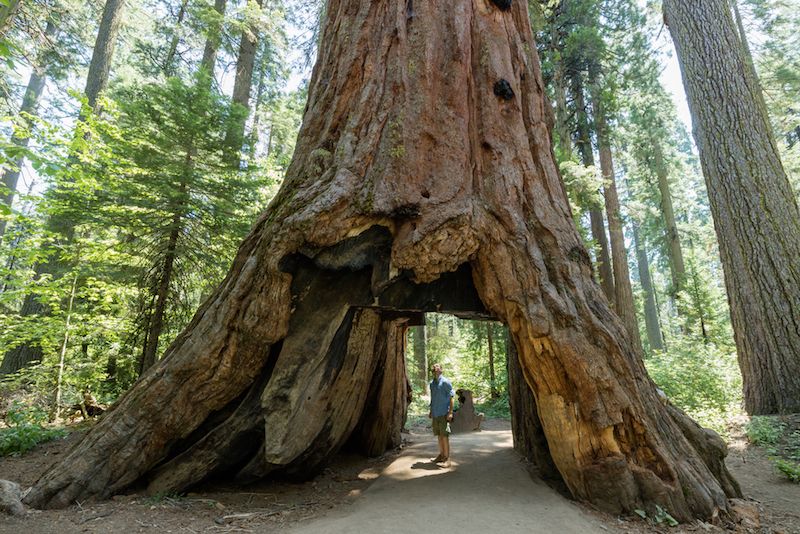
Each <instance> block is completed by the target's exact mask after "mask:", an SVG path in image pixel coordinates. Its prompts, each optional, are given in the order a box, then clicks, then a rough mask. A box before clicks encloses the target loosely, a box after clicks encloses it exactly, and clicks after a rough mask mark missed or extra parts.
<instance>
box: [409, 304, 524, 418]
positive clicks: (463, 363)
mask: <svg viewBox="0 0 800 534" xmlns="http://www.w3.org/2000/svg"><path fill="white" fill-rule="evenodd" d="M425 330H426V345H425V347H426V349H425V350H426V353H427V361H428V367H429V368H430V367H432V366H433V364H434V363H440V364H442V366H443V369H444V375H445V376H446V377H447V378H449V379H450V381H451V382H452V383H453V387H454V388H455V389H468V390H470V391H472V394H473V399H474V401H475V409H476V410H477V411H482V412H484V413H485V414H486V415H487V417H499V418H505V419H508V418H510V412H509V407H508V375H507V372H506V343H507V341H506V328H505V327H504V326H503V325H501V324H499V323H494V322H488V321H469V320H462V319H457V318H456V317H454V316H451V315H444V314H437V313H428V314H426V326H425ZM490 331H491V337H492V349H493V351H492V354H493V358H494V371H495V380H494V383H492V380H491V369H490V365H489V345H488V338H489V334H490ZM418 332H420V330H414V331H412V333H411V334H410V340H409V342H408V343H407V346H408V347H409V349H410V350H408V351H407V354H406V358H407V360H406V361H407V365H408V369H409V370H412V369H419V367H420V361H419V358H420V356H419V355H418V354H416V351H415V350H414V347H415V345H417V344H416V343H414V336H415V335H417V333H418ZM411 379H412V386H413V388H414V393H413V400H412V406H411V409H410V410H409V414H410V415H409V422H411V421H415V422H416V424H420V423H424V422H425V421H421V420H420V419H419V417H420V416H424V418H425V419H427V415H428V401H429V399H428V397H426V396H424V395H422V390H423V385H422V384H421V383H420V382H419V379H418V378H417V377H415V376H414V374H413V372H411ZM493 393H494V394H495V395H496V396H493V395H492V394H493Z"/></svg>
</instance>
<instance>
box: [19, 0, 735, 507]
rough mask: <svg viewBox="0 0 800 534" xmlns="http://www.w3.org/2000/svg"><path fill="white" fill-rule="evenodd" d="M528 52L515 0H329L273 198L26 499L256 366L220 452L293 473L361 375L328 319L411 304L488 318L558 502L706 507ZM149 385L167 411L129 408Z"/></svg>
mask: <svg viewBox="0 0 800 534" xmlns="http://www.w3.org/2000/svg"><path fill="white" fill-rule="evenodd" d="M534 49H535V46H534V43H533V37H532V35H531V31H530V26H529V23H528V15H527V10H526V7H525V5H524V4H523V3H514V4H513V5H512V7H511V9H510V10H508V11H501V10H499V9H497V8H496V7H495V5H494V4H492V3H489V2H485V1H484V0H456V1H455V2H450V3H446V4H445V3H434V2H428V3H424V2H423V3H415V4H414V5H413V9H410V4H407V3H406V2H393V1H392V2H390V1H384V2H352V1H348V0H332V1H331V2H330V3H329V4H328V20H327V22H326V24H325V28H324V33H323V42H322V46H321V48H320V55H319V59H318V62H317V65H316V67H315V69H314V73H313V76H312V80H311V84H310V87H309V103H308V106H307V111H306V115H305V117H304V124H303V127H302V129H301V132H300V135H299V138H298V148H297V151H296V153H295V156H294V159H293V162H292V164H291V166H290V168H289V171H288V174H287V179H286V181H285V183H284V186H283V188H282V189H281V191H280V193H279V194H278V196H277V198H276V199H275V200H274V201H273V203H272V204H271V205H270V206H269V208H268V209H267V211H266V212H265V213H264V214H263V215H262V217H261V218H260V219H259V221H258V222H257V223H256V225H255V227H254V228H253V230H252V232H251V234H250V236H249V237H248V238H247V239H246V240H245V242H244V243H243V244H242V246H241V248H240V251H239V253H238V255H237V258H236V260H235V262H234V265H233V268H232V269H231V272H230V274H229V275H228V277H227V278H226V280H225V281H224V283H223V284H222V285H221V287H220V288H219V289H218V290H217V292H216V293H215V294H214V295H213V296H212V297H211V298H210V299H209V301H208V302H206V304H205V305H204V306H203V307H202V308H201V310H200V311H199V312H198V313H197V315H196V317H195V318H194V320H193V321H192V323H191V324H190V325H189V327H188V328H187V330H185V331H184V332H183V333H182V334H181V335H180V336H179V337H178V339H177V340H176V341H175V343H173V345H172V346H171V347H170V348H169V349H168V350H167V355H166V356H165V358H164V359H163V360H162V361H161V362H160V363H159V364H158V365H156V366H155V367H154V368H152V369H151V370H150V371H149V372H148V373H146V374H145V375H144V376H143V378H142V379H141V380H140V381H139V382H138V383H137V384H136V385H135V386H134V387H133V389H132V390H131V391H129V392H128V393H127V394H126V395H125V397H124V398H123V399H121V401H120V402H119V403H118V405H117V406H116V408H115V409H114V410H113V411H111V412H110V413H108V414H107V415H106V417H105V418H104V419H103V420H102V421H101V422H100V423H99V424H98V425H97V426H95V427H94V428H93V429H92V430H91V431H90V432H89V433H88V434H87V436H86V438H85V439H84V441H83V442H82V443H81V444H80V445H79V446H78V447H76V448H75V449H74V450H73V451H72V452H71V453H70V454H69V455H68V456H67V457H66V458H65V459H64V461H63V462H62V463H61V464H59V465H57V466H55V467H54V468H53V469H51V470H50V471H49V472H48V473H47V474H46V475H45V476H44V477H42V479H41V480H39V482H38V483H37V484H36V485H35V486H34V487H33V488H32V490H31V491H30V493H29V494H28V496H27V502H28V503H31V504H34V505H36V506H63V505H66V504H69V503H70V502H72V501H73V500H75V499H85V498H87V497H91V496H96V497H101V498H102V497H107V496H109V495H111V494H113V493H114V492H117V491H121V490H122V489H124V488H126V487H128V486H129V485H130V484H132V483H133V482H134V481H136V480H139V479H142V478H144V477H147V476H148V475H149V474H151V473H152V470H153V469H154V468H155V467H156V466H157V465H158V464H162V465H165V462H169V461H170V459H171V458H175V455H176V454H180V453H181V451H186V450H190V449H191V448H192V447H193V446H194V444H197V443H200V442H201V441H202V440H203V439H205V438H204V436H211V435H221V434H225V432H222V431H220V430H217V429H219V428H220V427H221V425H223V424H224V423H220V422H219V421H220V420H223V421H225V420H227V419H229V418H230V417H231V416H230V415H228V414H230V413H232V412H233V413H235V409H236V408H237V407H240V406H244V405H245V400H247V399H248V398H250V397H249V395H247V394H246V391H247V390H248V388H253V387H254V386H253V383H254V382H257V381H258V380H265V381H266V385H265V386H264V387H263V391H262V393H261V396H260V398H261V410H260V413H261V414H262V416H263V421H264V423H263V427H262V429H263V432H260V433H259V435H262V436H263V438H264V443H263V448H260V449H259V451H258V452H257V453H256V454H255V455H254V456H252V457H251V458H250V459H249V460H248V455H249V454H250V453H252V451H250V450H248V451H242V450H241V448H240V447H239V448H237V447H234V446H230V447H228V446H226V445H221V447H223V448H228V449H230V452H232V453H235V454H236V457H237V462H243V463H244V464H245V465H244V467H242V468H241V469H240V470H239V473H240V474H241V475H242V476H243V477H244V478H247V477H248V476H261V475H262V474H264V473H267V472H270V470H274V469H281V470H284V471H285V472H289V473H295V472H296V474H298V475H300V476H302V475H304V474H308V472H309V470H310V468H311V467H315V466H318V465H320V462H321V461H322V459H323V458H325V457H327V456H328V455H330V454H332V453H333V452H335V450H336V448H337V446H338V443H340V442H341V439H340V438H342V437H343V436H345V435H346V434H347V433H348V432H347V429H348V427H349V425H350V424H352V422H353V421H354V420H356V419H355V416H356V414H357V413H358V412H359V410H358V409H357V407H358V405H359V403H360V400H359V399H361V398H367V397H368V396H369V395H368V394H369V392H370V391H373V388H372V387H370V388H367V387H359V386H358V385H357V384H355V385H354V384H351V382H352V381H353V380H354V379H348V380H347V381H346V382H340V381H339V380H338V379H337V377H342V376H354V377H355V376H361V375H360V374H359V373H345V372H344V370H345V369H348V365H349V364H346V363H345V362H349V361H353V360H351V356H349V354H350V344H349V342H345V341H343V340H346V339H360V340H369V339H370V335H368V334H361V335H358V336H356V338H353V337H352V334H350V333H348V332H350V331H352V330H353V329H355V328H356V324H357V323H356V318H355V314H356V313H357V312H358V310H360V309H362V308H363V307H370V308H373V309H375V310H378V311H379V313H380V314H381V327H380V329H379V330H378V334H377V335H376V337H375V345H374V346H373V347H380V350H374V349H373V350H372V351H371V352H370V351H365V352H361V351H360V350H356V349H355V348H354V349H353V350H354V351H355V352H358V353H359V354H364V353H366V352H369V353H370V354H373V355H374V354H383V353H384V352H386V354H387V358H388V354H390V353H391V352H393V351H394V352H396V351H397V350H398V349H396V348H395V349H392V347H397V341H396V338H395V341H393V336H395V335H396V331H397V330H396V328H395V329H394V330H392V328H394V327H391V324H392V323H393V322H396V321H402V320H403V317H404V316H405V315H406V314H409V313H412V312H416V311H432V310H439V311H442V312H450V313H456V314H459V315H462V316H464V315H469V316H473V317H484V318H488V317H489V316H494V317H496V318H497V319H499V320H501V321H503V322H504V323H505V324H507V325H508V327H509V330H510V333H511V338H512V341H513V343H514V346H515V348H516V349H517V352H518V363H519V367H520V373H519V374H520V375H521V377H522V378H523V382H524V386H523V385H522V383H520V384H519V386H520V387H519V388H518V390H519V391H528V392H529V394H528V396H527V402H526V403H525V404H524V405H522V406H525V408H522V409H523V411H525V410H527V412H525V413H527V414H528V415H530V416H531V417H530V419H531V420H536V421H538V422H539V423H540V425H539V426H540V432H539V434H538V436H539V440H540V442H541V440H544V441H546V443H547V445H548V449H549V451H550V455H551V459H552V465H553V466H554V467H555V470H556V471H557V472H558V474H559V476H560V477H561V478H562V479H563V481H564V482H565V484H566V486H567V487H568V488H569V491H570V492H571V493H572V495H574V496H575V497H576V498H579V499H583V500H586V501H589V502H592V503H594V504H596V505H597V506H599V507H602V508H603V509H606V510H610V511H614V512H624V511H632V510H634V509H637V508H643V509H649V510H654V509H655V506H656V505H659V506H662V507H663V508H664V509H666V510H668V511H669V512H670V513H671V514H672V515H673V516H675V517H678V518H680V519H689V518H692V517H706V518H707V517H710V516H711V515H713V514H714V513H716V512H717V511H718V510H719V509H725V508H726V506H727V504H726V494H737V493H738V490H737V488H736V486H735V482H734V481H733V480H732V478H731V477H730V475H729V474H728V473H727V471H725V469H724V465H723V464H722V463H721V462H722V458H723V457H724V445H723V444H721V441H715V440H714V439H711V438H710V437H709V436H712V434H713V433H711V434H707V433H704V432H703V431H701V430H697V428H699V427H697V428H695V426H692V424H691V421H690V420H688V418H686V417H685V416H684V415H683V414H681V413H680V412H679V411H677V410H674V409H672V408H671V407H669V406H666V405H665V404H662V402H661V401H660V400H659V397H658V395H657V392H656V388H655V386H654V384H653V383H652V382H651V381H650V379H649V378H647V374H646V371H645V369H644V366H643V364H642V361H641V358H640V355H639V354H638V352H637V350H636V349H635V348H634V346H633V345H632V344H631V343H630V342H629V338H628V337H627V335H626V334H625V329H624V326H623V325H622V323H621V321H620V320H619V318H618V317H616V316H615V315H614V314H613V313H612V312H611V311H610V310H609V308H608V304H607V301H606V300H605V298H604V297H603V295H602V292H601V290H600V288H599V286H598V285H597V284H596V283H595V282H594V281H593V280H592V278H591V267H590V265H589V258H588V254H587V252H586V250H585V248H584V247H583V245H582V243H581V239H580V236H579V235H578V232H577V230H576V228H575V226H574V224H573V222H572V219H571V216H570V209H569V206H568V204H567V198H566V194H565V192H564V188H563V185H562V183H561V180H560V178H559V176H558V173H557V171H556V167H555V164H554V160H553V154H552V150H551V146H550V133H549V125H548V124H547V122H546V117H547V104H546V103H545V98H544V90H543V87H542V81H541V76H540V72H539V66H538V63H537V61H536V58H535V56H534V55H533V54H532V50H534ZM501 80H505V81H506V83H507V85H506V86H504V85H502V84H501V85H500V89H501V90H499V91H498V90H496V89H495V87H498V83H499V82H500V81H501ZM508 88H510V89H511V90H512V91H513V94H509V92H508V91H507V90H505V89H508ZM498 93H499V95H498ZM358 329H359V331H361V328H360V326H359V327H358ZM365 331H370V332H371V331H372V330H370V329H366V330H365ZM393 332H394V333H393ZM366 343H367V345H368V344H369V342H368V341H366ZM384 345H385V346H386V347H387V348H386V350H385V351H384V349H383V348H382V347H383V346H384ZM345 347H346V348H345ZM356 360H358V361H360V358H356ZM386 361H387V362H388V361H389V359H387V360H386ZM400 362H402V359H400ZM390 368H391V364H387V365H385V366H384V373H383V378H381V379H380V380H378V381H379V382H381V385H380V386H379V387H378V386H376V387H377V391H381V392H382V393H380V395H379V398H380V399H381V400H380V401H379V402H378V404H377V405H376V404H374V403H370V402H369V401H365V403H366V405H368V408H369V410H368V409H367V408H366V407H365V408H364V409H363V410H361V413H360V415H359V417H358V420H359V421H360V422H359V423H358V424H359V425H360V428H361V429H363V428H365V424H366V427H369V423H365V421H366V419H365V417H368V416H369V415H370V412H371V411H373V410H375V409H376V408H375V407H376V406H378V408H377V410H378V411H379V413H382V414H385V415H384V417H382V418H381V421H382V422H383V421H385V420H386V417H388V414H391V415H392V416H393V421H394V422H391V423H389V424H386V425H385V426H383V427H380V428H376V427H373V428H374V429H373V430H370V431H369V432H367V433H366V434H364V433H362V432H360V431H359V432H350V436H351V437H352V439H353V440H355V443H353V444H355V445H361V446H362V447H364V448H367V449H370V448H373V451H372V452H375V451H377V450H378V449H380V448H381V447H385V446H389V445H391V441H392V440H391V439H385V441H384V443H383V444H380V443H378V441H379V440H378V439H377V438H378V437H380V436H387V435H390V434H392V433H394V432H395V431H396V429H397V427H396V424H397V421H398V420H399V417H397V416H398V413H399V411H400V408H399V406H401V405H402V402H400V401H399V400H398V399H400V398H401V396H402V394H403V392H400V391H399V388H405V387H406V384H405V379H404V374H401V372H400V370H401V368H402V367H401V364H397V366H396V367H395V368H394V371H392V372H389V373H388V374H387V372H386V370H388V369H390ZM387 378H388V379H391V380H392V383H391V384H388V385H386V380H387ZM376 380H377V379H375V378H373V379H371V383H372V384H373V385H374V383H375V381H376ZM526 387H527V390H526ZM256 389H259V386H256ZM383 392H385V394H384V393H383ZM243 398H244V399H245V400H242V399H243ZM248 402H249V401H248ZM383 402H389V403H391V404H392V405H393V408H386V409H385V411H384V408H383V407H382V406H383V404H382V403H383ZM164 403H168V404H169V405H170V406H171V410H169V411H166V410H157V409H153V408H155V406H163V404H164ZM232 406H233V407H234V408H233V409H231V407H232ZM530 410H535V412H536V413H535V414H534V413H530ZM259 426H260V423H259ZM336 429H339V430H336ZM712 437H713V436H712ZM373 438H374V439H373ZM212 449H215V447H212ZM184 484H185V483H181V484H177V485H174V486H169V487H183V486H184Z"/></svg>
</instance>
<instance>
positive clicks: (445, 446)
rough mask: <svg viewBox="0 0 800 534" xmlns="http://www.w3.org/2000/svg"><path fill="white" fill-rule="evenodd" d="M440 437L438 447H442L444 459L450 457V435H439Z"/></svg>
mask: <svg viewBox="0 0 800 534" xmlns="http://www.w3.org/2000/svg"><path fill="white" fill-rule="evenodd" d="M441 438H442V444H441V445H440V446H439V448H440V449H442V454H443V455H444V459H445V461H446V460H449V459H450V436H448V435H447V434H445V435H444V436H441Z"/></svg>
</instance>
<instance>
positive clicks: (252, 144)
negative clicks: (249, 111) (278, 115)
mask: <svg viewBox="0 0 800 534" xmlns="http://www.w3.org/2000/svg"><path fill="white" fill-rule="evenodd" d="M266 77H267V62H266V61H262V62H261V64H260V65H259V67H258V88H257V89H256V101H255V102H254V104H253V113H254V115H253V125H252V128H251V129H250V135H249V140H248V143H249V152H250V157H254V156H255V154H256V147H257V146H258V139H259V128H260V127H261V114H260V113H259V110H260V109H261V104H263V103H264V85H265V83H266ZM269 141H270V143H271V142H272V129H271V128H270V136H269ZM269 149H270V147H269V145H268V146H267V157H269Z"/></svg>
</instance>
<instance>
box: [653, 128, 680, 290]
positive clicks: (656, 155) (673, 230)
mask: <svg viewBox="0 0 800 534" xmlns="http://www.w3.org/2000/svg"><path fill="white" fill-rule="evenodd" d="M652 147H653V160H654V161H653V163H654V165H655V168H656V176H657V177H658V192H659V194H660V196H661V215H662V216H663V217H664V226H665V232H666V235H665V238H666V242H667V257H668V258H669V270H670V274H671V275H672V291H671V293H672V296H673V297H675V296H677V295H678V293H679V292H680V291H682V290H683V288H684V282H685V279H686V265H685V263H684V261H683V250H682V249H681V240H680V235H679V234H678V225H677V223H676V222H675V210H674V209H673V207H672V193H671V192H670V190H669V172H668V170H667V165H666V163H665V161H664V152H663V150H662V146H661V141H660V140H659V139H653V144H652Z"/></svg>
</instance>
